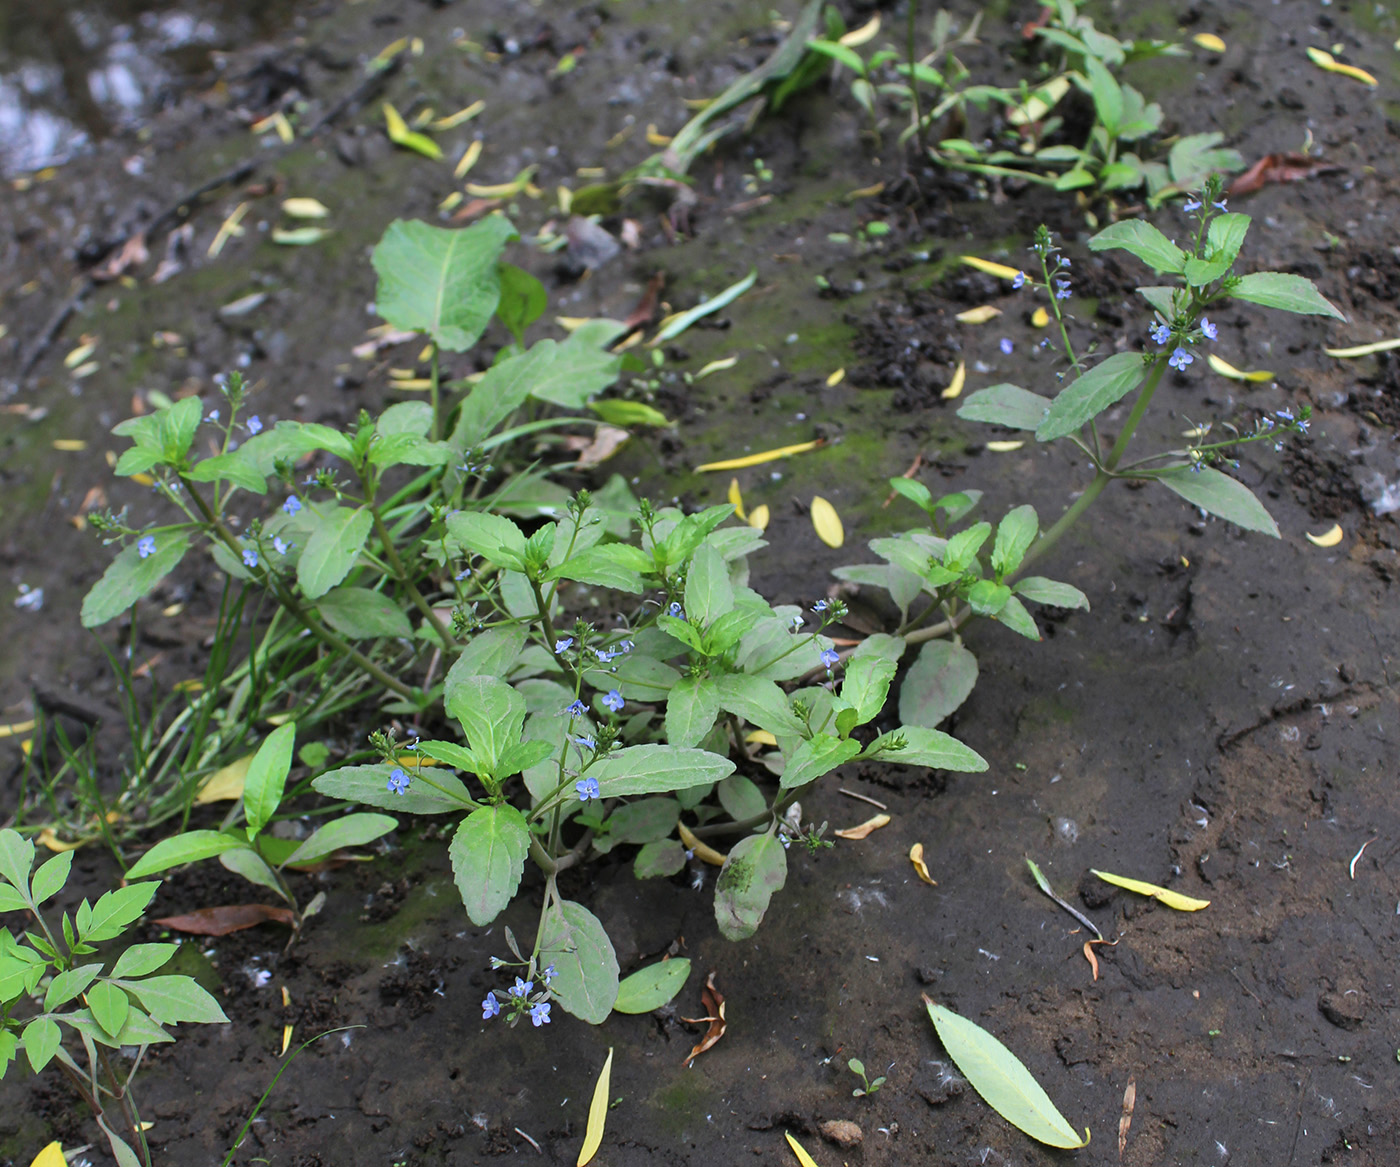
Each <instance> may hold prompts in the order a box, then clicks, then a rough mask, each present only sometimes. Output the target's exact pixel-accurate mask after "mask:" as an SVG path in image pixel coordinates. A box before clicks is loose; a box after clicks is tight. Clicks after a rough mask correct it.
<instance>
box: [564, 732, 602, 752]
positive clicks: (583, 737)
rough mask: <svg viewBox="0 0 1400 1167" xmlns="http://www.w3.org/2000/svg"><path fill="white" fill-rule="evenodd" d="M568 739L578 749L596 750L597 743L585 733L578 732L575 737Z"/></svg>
mask: <svg viewBox="0 0 1400 1167" xmlns="http://www.w3.org/2000/svg"><path fill="white" fill-rule="evenodd" d="M569 740H570V741H571V742H573V743H574V745H576V746H578V747H579V748H580V749H585V750H596V749H597V748H598V743H597V742H595V741H594V740H593V739H592V738H591V737H589V736H588V735H587V734H579V735H578V736H577V737H573V738H570V739H569Z"/></svg>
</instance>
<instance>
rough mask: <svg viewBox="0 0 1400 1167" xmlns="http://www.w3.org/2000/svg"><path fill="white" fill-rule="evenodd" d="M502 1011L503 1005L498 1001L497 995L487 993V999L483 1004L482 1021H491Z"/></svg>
mask: <svg viewBox="0 0 1400 1167" xmlns="http://www.w3.org/2000/svg"><path fill="white" fill-rule="evenodd" d="M500 1011H501V1003H500V1002H499V1001H498V1000H496V994H495V993H487V994H486V999H485V1000H484V1001H482V1002H481V1019H482V1020H483V1021H490V1020H491V1018H493V1017H495V1016H496V1014H498V1013H499V1012H500Z"/></svg>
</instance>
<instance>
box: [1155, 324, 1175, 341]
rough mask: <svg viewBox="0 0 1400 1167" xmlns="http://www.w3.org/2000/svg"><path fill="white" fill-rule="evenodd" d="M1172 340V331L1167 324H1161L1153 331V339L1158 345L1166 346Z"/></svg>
mask: <svg viewBox="0 0 1400 1167" xmlns="http://www.w3.org/2000/svg"><path fill="white" fill-rule="evenodd" d="M1171 338H1172V330H1171V328H1170V327H1168V326H1167V325H1165V324H1159V325H1157V327H1156V328H1154V329H1153V330H1152V339H1153V340H1155V341H1156V342H1157V343H1158V344H1166V343H1167V341H1169V340H1171Z"/></svg>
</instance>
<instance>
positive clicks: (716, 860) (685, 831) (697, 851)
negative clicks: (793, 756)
mask: <svg viewBox="0 0 1400 1167" xmlns="http://www.w3.org/2000/svg"><path fill="white" fill-rule="evenodd" d="M774 744H775V745H776V744H777V743H776V740H775V742H774ZM676 831H677V833H678V834H679V835H680V837H681V842H682V843H684V844H685V848H686V850H687V851H690V852H691V853H693V854H694V856H695V858H697V859H699V860H700V861H701V862H703V863H708V864H709V865H710V866H711V867H723V866H724V861H725V859H727V858H728V856H727V855H725V854H723V853H722V852H720V851H716V850H715V849H714V848H713V847H711V846H710V845H709V844H708V843H704V842H701V840H700V839H699V838H698V837H697V836H696V834H695V832H694V831H692V830H691V829H690V828H689V827H688V826H686V825H685V823H677V824H676Z"/></svg>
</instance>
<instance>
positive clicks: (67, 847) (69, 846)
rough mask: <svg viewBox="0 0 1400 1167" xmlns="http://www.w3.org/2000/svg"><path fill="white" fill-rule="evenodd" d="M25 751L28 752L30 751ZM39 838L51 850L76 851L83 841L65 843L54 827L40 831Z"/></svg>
mask: <svg viewBox="0 0 1400 1167" xmlns="http://www.w3.org/2000/svg"><path fill="white" fill-rule="evenodd" d="M25 752H26V753H27V752H28V751H25ZM37 840H38V842H39V843H40V844H41V845H42V846H44V847H47V848H48V849H49V850H50V851H76V850H77V849H78V848H79V847H80V846H82V844H81V843H65V842H64V841H63V840H62V839H60V838H59V837H58V836H57V835H56V834H54V830H53V827H45V828H44V829H43V830H42V831H40V832H39V834H38V836H37Z"/></svg>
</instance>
